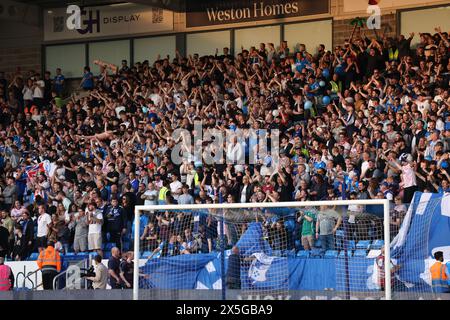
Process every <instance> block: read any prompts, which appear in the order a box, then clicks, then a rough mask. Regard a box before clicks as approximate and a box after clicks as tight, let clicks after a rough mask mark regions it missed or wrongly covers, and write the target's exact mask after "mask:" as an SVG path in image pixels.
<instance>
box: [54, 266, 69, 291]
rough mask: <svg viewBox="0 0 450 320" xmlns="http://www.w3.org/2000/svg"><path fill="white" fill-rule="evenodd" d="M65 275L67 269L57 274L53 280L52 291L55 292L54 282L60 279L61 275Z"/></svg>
mask: <svg viewBox="0 0 450 320" xmlns="http://www.w3.org/2000/svg"><path fill="white" fill-rule="evenodd" d="M66 273H67V269H66V270H64V271H63V272H60V273H58V274H57V275H56V276H55V277H54V278H53V290H57V288H56V280H58V279H59V278H60V277H62V276H63V275H65V274H66Z"/></svg>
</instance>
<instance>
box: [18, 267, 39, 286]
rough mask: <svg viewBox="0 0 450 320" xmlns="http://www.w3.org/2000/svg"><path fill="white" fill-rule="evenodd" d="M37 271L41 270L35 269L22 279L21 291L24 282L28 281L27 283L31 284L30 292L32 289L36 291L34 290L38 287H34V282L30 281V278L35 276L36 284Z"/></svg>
mask: <svg viewBox="0 0 450 320" xmlns="http://www.w3.org/2000/svg"><path fill="white" fill-rule="evenodd" d="M38 271H41V269H36V270H34V271H30V272H28V274H27V276H26V277H25V278H24V279H23V283H22V289H24V288H25V282H26V280H29V281H30V282H31V284H32V287H31V290H34V289H36V288H37V287H38V286H36V285H35V283H34V281H33V280H31V279H30V277H31V276H32V275H36V282H37V273H38Z"/></svg>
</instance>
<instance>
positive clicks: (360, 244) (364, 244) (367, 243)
mask: <svg viewBox="0 0 450 320" xmlns="http://www.w3.org/2000/svg"><path fill="white" fill-rule="evenodd" d="M369 248H370V240H360V241H358V243H357V244H356V249H364V250H369Z"/></svg>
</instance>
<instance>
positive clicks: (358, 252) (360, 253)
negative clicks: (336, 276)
mask: <svg viewBox="0 0 450 320" xmlns="http://www.w3.org/2000/svg"><path fill="white" fill-rule="evenodd" d="M353 256H354V257H360V258H365V257H366V256H367V251H366V250H363V249H358V250H355V252H354V253H353Z"/></svg>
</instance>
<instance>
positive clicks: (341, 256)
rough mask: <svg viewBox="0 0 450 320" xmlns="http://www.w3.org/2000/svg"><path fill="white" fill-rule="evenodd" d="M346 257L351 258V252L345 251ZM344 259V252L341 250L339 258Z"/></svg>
mask: <svg viewBox="0 0 450 320" xmlns="http://www.w3.org/2000/svg"><path fill="white" fill-rule="evenodd" d="M347 256H348V257H351V256H352V250H347ZM343 257H345V250H341V252H339V258H343Z"/></svg>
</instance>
